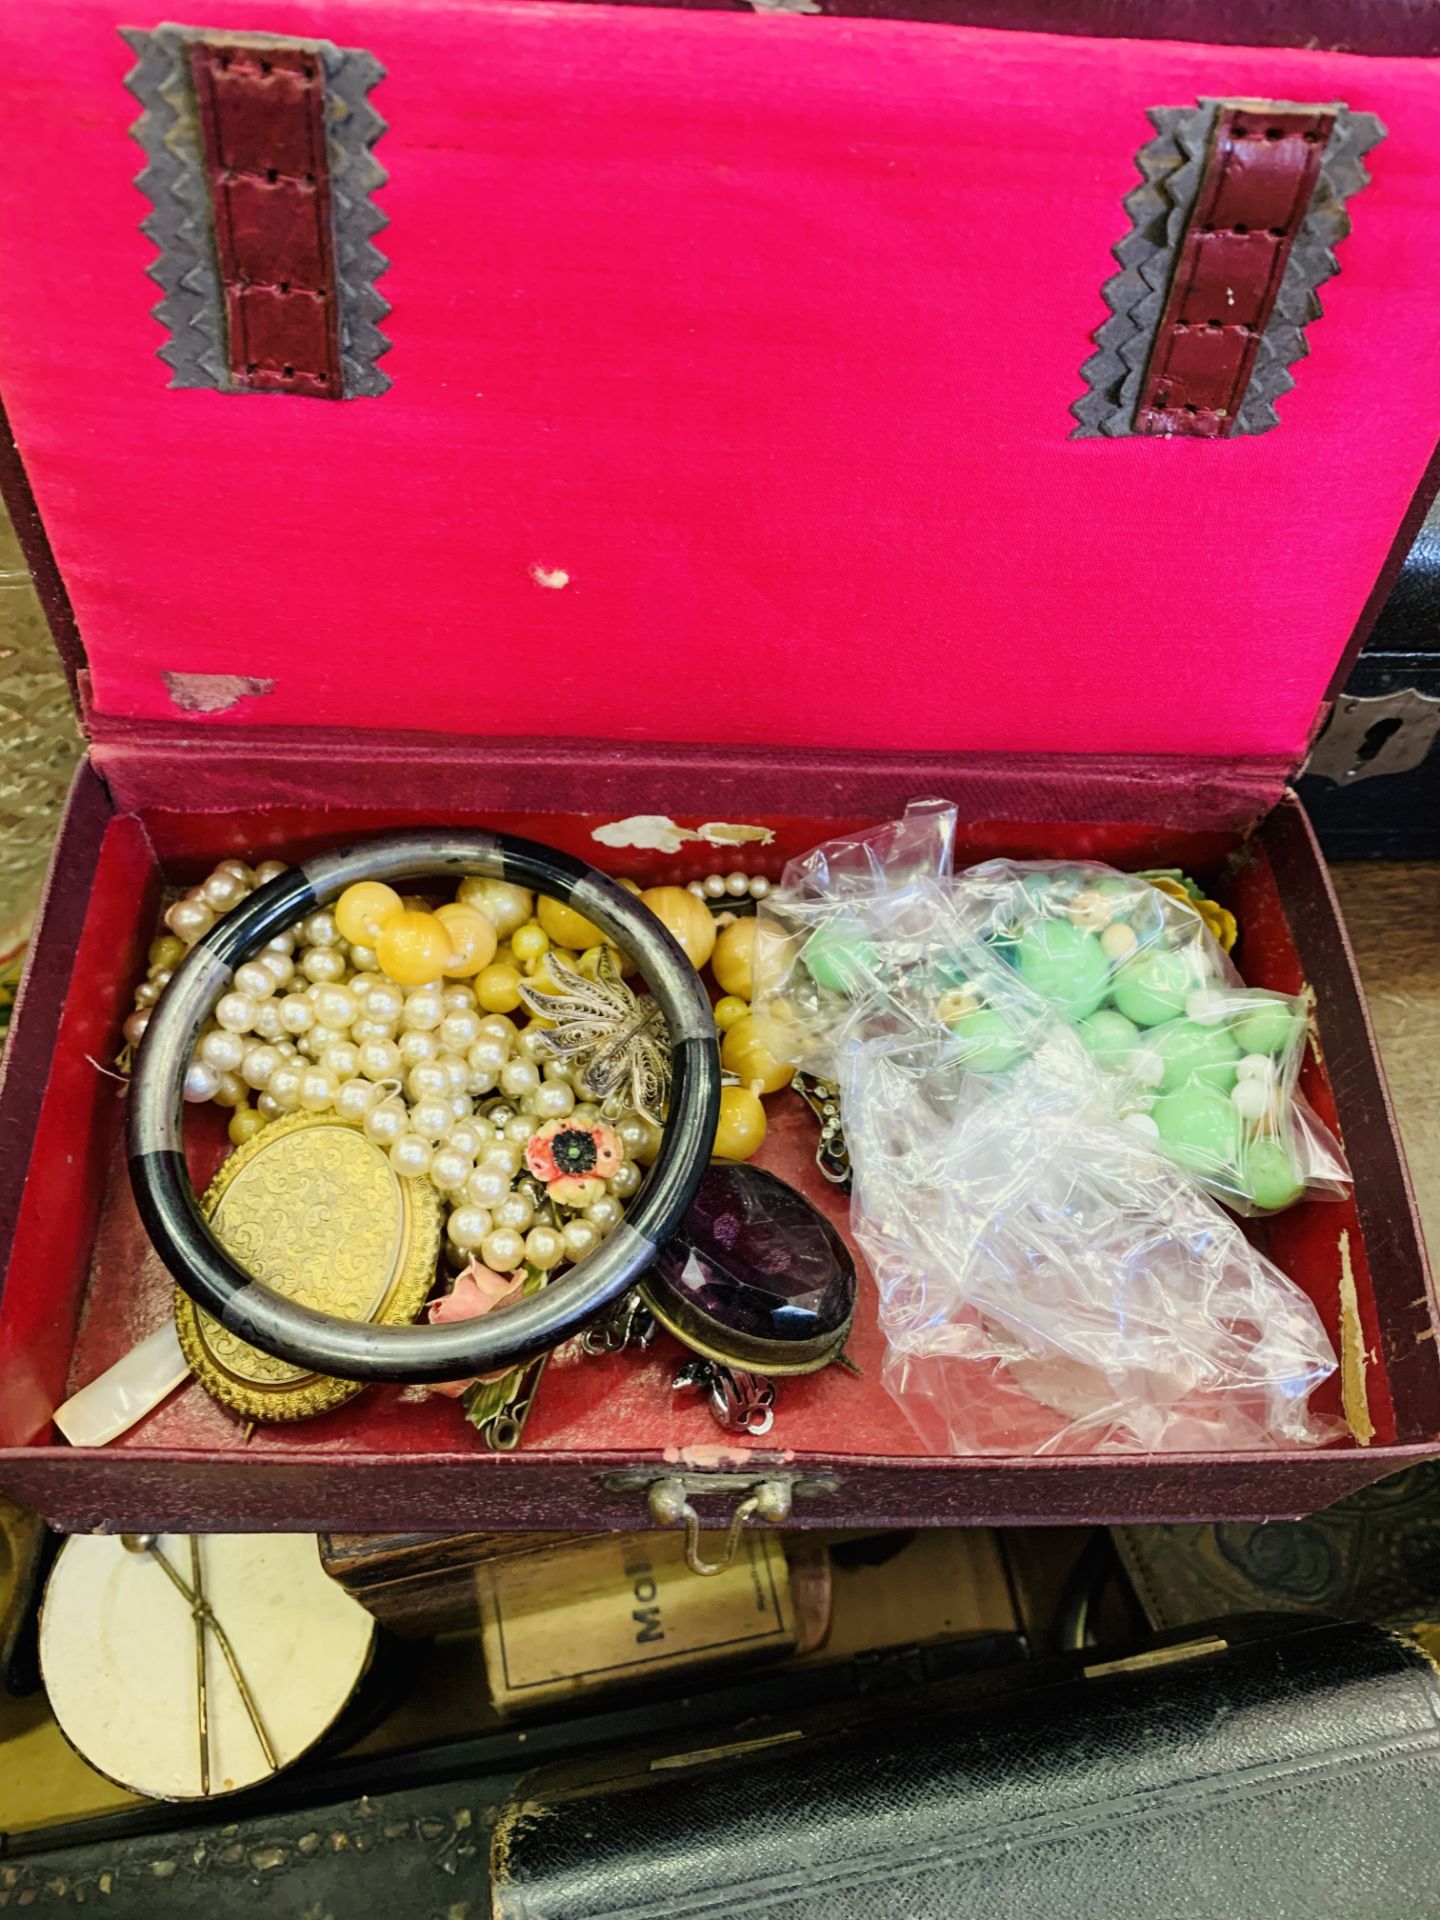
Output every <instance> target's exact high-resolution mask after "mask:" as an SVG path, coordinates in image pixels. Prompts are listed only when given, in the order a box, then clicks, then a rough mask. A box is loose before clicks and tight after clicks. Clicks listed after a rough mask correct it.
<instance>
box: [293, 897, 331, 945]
mask: <svg viewBox="0 0 1440 1920" xmlns="http://www.w3.org/2000/svg"><path fill="white" fill-rule="evenodd" d="M300 938H301V939H302V940H303V941H304V942H305V944H306V946H307V947H334V946H338V945H339V944H340V929H339V927H337V926H336V924H335V916H334V914H333V913H331V911H330V909H329V908H328V907H321V908H320V910H319V912H318V913H312V914H311V915H310V917H309V919H308V920H302V921H301V923H300Z"/></svg>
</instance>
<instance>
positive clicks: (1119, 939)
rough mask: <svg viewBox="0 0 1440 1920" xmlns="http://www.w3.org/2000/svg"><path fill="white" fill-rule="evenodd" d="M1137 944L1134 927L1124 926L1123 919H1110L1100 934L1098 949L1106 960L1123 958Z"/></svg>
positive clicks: (1132, 950)
mask: <svg viewBox="0 0 1440 1920" xmlns="http://www.w3.org/2000/svg"><path fill="white" fill-rule="evenodd" d="M1139 944H1140V942H1139V940H1138V939H1137V938H1136V935H1135V929H1134V928H1133V927H1128V926H1126V924H1125V922H1124V921H1123V920H1115V921H1112V922H1111V924H1110V925H1109V926H1108V927H1106V929H1105V931H1104V932H1103V933H1102V934H1101V936H1100V950H1101V952H1102V953H1103V954H1104V955H1105V957H1106V959H1107V960H1123V959H1124V958H1125V956H1126V954H1127V953H1133V952H1134V951H1135V949H1136V947H1138V946H1139Z"/></svg>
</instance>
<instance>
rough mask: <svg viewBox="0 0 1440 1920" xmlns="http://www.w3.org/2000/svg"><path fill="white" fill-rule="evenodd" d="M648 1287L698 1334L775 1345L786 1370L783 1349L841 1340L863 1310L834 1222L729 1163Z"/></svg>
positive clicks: (710, 1182)
mask: <svg viewBox="0 0 1440 1920" xmlns="http://www.w3.org/2000/svg"><path fill="white" fill-rule="evenodd" d="M647 1280H649V1281H650V1282H651V1284H652V1285H653V1284H654V1281H656V1280H658V1281H660V1282H662V1283H663V1286H664V1287H665V1288H666V1289H668V1291H669V1293H670V1295H671V1296H672V1297H673V1300H672V1304H673V1306H674V1308H675V1309H677V1310H678V1312H679V1316H680V1317H681V1318H683V1319H684V1320H685V1321H686V1322H687V1324H693V1325H694V1326H695V1330H696V1331H697V1332H700V1333H702V1334H703V1333H704V1332H705V1331H706V1327H707V1323H708V1328H709V1329H711V1330H713V1333H714V1337H715V1338H716V1340H717V1342H718V1341H719V1339H720V1335H721V1334H722V1332H728V1333H733V1334H739V1335H741V1336H743V1337H745V1338H746V1339H750V1340H765V1341H771V1342H774V1343H775V1344H776V1347H777V1353H776V1360H777V1363H778V1362H779V1361H780V1360H781V1359H782V1358H783V1355H782V1354H781V1353H780V1352H779V1349H781V1348H787V1347H788V1348H796V1347H804V1345H805V1344H806V1343H808V1342H813V1341H824V1340H826V1339H827V1338H828V1339H836V1338H837V1337H838V1336H839V1335H840V1334H841V1333H842V1332H843V1330H844V1329H845V1328H846V1327H847V1326H848V1325H849V1323H850V1317H851V1314H852V1313H853V1312H854V1309H855V1262H854V1261H853V1260H852V1259H851V1257H850V1250H849V1248H848V1247H847V1246H846V1245H845V1242H844V1241H843V1240H842V1239H841V1238H840V1236H839V1234H838V1233H836V1231H835V1229H834V1228H833V1227H832V1226H831V1225H830V1222H829V1221H828V1220H827V1219H826V1218H825V1216H824V1215H823V1214H822V1213H820V1212H819V1211H818V1209H817V1208H815V1207H813V1206H811V1204H810V1202H809V1201H808V1200H807V1199H806V1198H805V1197H804V1195H803V1194H800V1193H797V1192H796V1191H795V1189H794V1188H793V1187H789V1186H786V1184H785V1182H784V1181H783V1180H777V1179H776V1177H775V1175H774V1174H773V1173H766V1172H765V1171H764V1170H763V1168H760V1167H751V1166H746V1165H743V1164H740V1165H730V1164H727V1163H725V1162H723V1161H717V1162H715V1163H714V1164H712V1165H711V1166H710V1167H709V1168H708V1169H707V1171H706V1173H705V1176H704V1178H703V1179H702V1180H701V1182H700V1187H699V1190H698V1192H697V1193H696V1195H695V1198H694V1200H692V1201H691V1203H690V1209H689V1211H688V1213H687V1214H686V1215H685V1218H684V1220H683V1221H682V1222H681V1223H680V1230H679V1232H678V1233H677V1234H676V1235H675V1237H674V1239H673V1240H671V1241H669V1242H668V1243H667V1245H666V1246H665V1247H663V1248H662V1249H661V1252H660V1255H659V1258H658V1259H657V1260H656V1262H655V1266H654V1269H653V1277H652V1276H647ZM816 1357H817V1360H819V1358H820V1356H818V1355H817V1356H816ZM827 1357H828V1356H827ZM799 1358H800V1356H799V1355H798V1354H797V1355H796V1359H797V1360H799Z"/></svg>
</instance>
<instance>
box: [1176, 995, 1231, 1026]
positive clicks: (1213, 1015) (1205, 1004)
mask: <svg viewBox="0 0 1440 1920" xmlns="http://www.w3.org/2000/svg"><path fill="white" fill-rule="evenodd" d="M1225 1011H1226V1009H1225V995H1224V994H1223V993H1217V992H1216V991H1215V989H1214V988H1213V987H1196V989H1195V991H1194V992H1193V993H1191V994H1187V995H1186V997H1185V1012H1186V1014H1187V1015H1188V1016H1189V1018H1190V1019H1192V1020H1193V1021H1194V1022H1195V1024H1196V1026H1199V1027H1218V1026H1219V1024H1220V1022H1221V1021H1222V1020H1223V1019H1224V1018H1225Z"/></svg>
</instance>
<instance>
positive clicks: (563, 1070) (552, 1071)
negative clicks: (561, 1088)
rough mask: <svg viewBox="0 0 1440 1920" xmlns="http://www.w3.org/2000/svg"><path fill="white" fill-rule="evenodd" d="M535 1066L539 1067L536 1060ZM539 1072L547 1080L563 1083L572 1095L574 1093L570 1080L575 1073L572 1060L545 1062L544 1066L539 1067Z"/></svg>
mask: <svg viewBox="0 0 1440 1920" xmlns="http://www.w3.org/2000/svg"><path fill="white" fill-rule="evenodd" d="M535 1064H536V1065H537V1066H540V1063H539V1061H538V1060H537V1061H536V1063H535ZM540 1071H541V1073H542V1074H543V1075H544V1076H545V1078H546V1079H547V1080H556V1081H563V1082H564V1084H565V1085H566V1086H567V1087H569V1088H570V1091H571V1092H572V1093H573V1092H574V1091H575V1088H574V1086H573V1084H572V1079H571V1076H572V1075H573V1074H574V1072H575V1062H574V1061H573V1060H547V1061H546V1062H545V1064H544V1066H542V1067H540Z"/></svg>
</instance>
